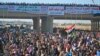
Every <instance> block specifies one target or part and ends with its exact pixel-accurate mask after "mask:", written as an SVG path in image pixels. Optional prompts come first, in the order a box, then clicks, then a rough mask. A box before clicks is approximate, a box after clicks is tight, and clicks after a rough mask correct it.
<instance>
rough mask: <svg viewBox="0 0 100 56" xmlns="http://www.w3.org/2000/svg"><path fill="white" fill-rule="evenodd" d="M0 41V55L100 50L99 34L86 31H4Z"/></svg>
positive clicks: (81, 55) (83, 55)
mask: <svg viewBox="0 0 100 56" xmlns="http://www.w3.org/2000/svg"><path fill="white" fill-rule="evenodd" d="M98 35H99V33H98ZM0 42H2V44H0V45H1V46H0V48H1V49H2V50H0V52H1V53H3V54H1V53H0V56H3V55H4V56H96V55H97V51H100V36H97V33H95V32H86V31H74V32H73V33H71V34H68V35H66V36H62V35H60V33H54V34H50V33H36V32H30V33H29V32H28V33H27V32H26V33H21V32H18V31H16V32H15V33H13V32H9V31H6V32H5V33H0ZM99 56H100V55H99Z"/></svg>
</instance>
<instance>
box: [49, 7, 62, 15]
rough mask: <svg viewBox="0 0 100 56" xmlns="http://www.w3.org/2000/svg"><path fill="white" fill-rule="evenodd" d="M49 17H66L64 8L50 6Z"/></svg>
mask: <svg viewBox="0 0 100 56" xmlns="http://www.w3.org/2000/svg"><path fill="white" fill-rule="evenodd" d="M48 15H64V6H49V7H48Z"/></svg>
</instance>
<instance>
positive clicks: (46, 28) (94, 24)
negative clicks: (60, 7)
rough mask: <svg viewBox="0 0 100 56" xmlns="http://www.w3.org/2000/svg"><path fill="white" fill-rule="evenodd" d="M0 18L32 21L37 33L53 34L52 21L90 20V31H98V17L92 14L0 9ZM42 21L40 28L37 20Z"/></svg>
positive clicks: (99, 20) (99, 26) (99, 17)
mask: <svg viewBox="0 0 100 56" xmlns="http://www.w3.org/2000/svg"><path fill="white" fill-rule="evenodd" d="M0 18H23V19H29V18H31V19H33V24H34V29H35V30H36V31H37V32H40V31H42V32H50V33H52V32H53V19H65V20H67V19H70V20H91V30H93V31H100V16H94V15H93V14H69V13H64V15H48V14H35V13H33V14H32V13H27V12H18V11H17V12H16V11H8V10H4V9H0ZM40 19H41V20H42V24H41V25H42V26H41V28H40V25H39V23H40V22H39V20H40Z"/></svg>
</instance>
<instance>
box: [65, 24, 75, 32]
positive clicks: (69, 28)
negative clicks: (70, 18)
mask: <svg viewBox="0 0 100 56" xmlns="http://www.w3.org/2000/svg"><path fill="white" fill-rule="evenodd" d="M74 28H75V24H73V25H72V26H70V27H66V30H65V31H66V32H67V33H70V32H72V31H73V30H74Z"/></svg>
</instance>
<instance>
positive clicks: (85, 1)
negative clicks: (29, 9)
mask: <svg viewBox="0 0 100 56" xmlns="http://www.w3.org/2000/svg"><path fill="white" fill-rule="evenodd" d="M0 2H16V3H21V2H25V3H51V4H52V3H61V4H66V3H68V4H69V3H76V4H94V3H93V2H92V0H0ZM94 2H95V4H98V5H100V0H94Z"/></svg>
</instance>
